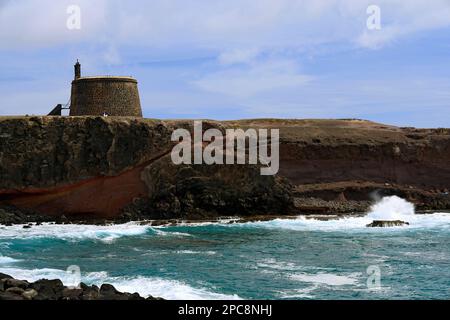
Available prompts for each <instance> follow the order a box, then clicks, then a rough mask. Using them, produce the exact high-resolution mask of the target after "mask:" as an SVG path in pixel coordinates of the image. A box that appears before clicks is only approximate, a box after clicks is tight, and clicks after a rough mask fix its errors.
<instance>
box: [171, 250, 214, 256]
mask: <svg viewBox="0 0 450 320" xmlns="http://www.w3.org/2000/svg"><path fill="white" fill-rule="evenodd" d="M176 253H177V254H200V255H208V256H211V255H215V254H216V252H215V251H194V250H177V251H176Z"/></svg>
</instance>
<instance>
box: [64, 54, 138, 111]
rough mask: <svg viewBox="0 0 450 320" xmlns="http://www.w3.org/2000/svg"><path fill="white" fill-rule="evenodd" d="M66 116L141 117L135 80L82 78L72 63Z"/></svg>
mask: <svg viewBox="0 0 450 320" xmlns="http://www.w3.org/2000/svg"><path fill="white" fill-rule="evenodd" d="M74 67H75V79H74V80H73V81H72V95H71V104H70V116H103V115H105V114H106V115H108V116H124V117H142V110H141V102H140V99H139V91H138V86H137V83H138V82H137V81H136V80H135V79H133V78H131V77H116V76H97V77H82V76H81V65H80V63H79V62H78V61H77V63H76V64H75V66H74Z"/></svg>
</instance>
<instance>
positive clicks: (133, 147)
mask: <svg viewBox="0 0 450 320" xmlns="http://www.w3.org/2000/svg"><path fill="white" fill-rule="evenodd" d="M192 125H193V123H192V121H181V120H180V121H172V120H171V121H161V120H152V119H137V118H113V117H109V118H102V117H3V118H0V206H2V207H3V211H4V212H11V210H12V211H14V210H20V211H22V212H26V213H27V214H28V213H30V214H33V213H36V214H44V215H49V216H62V215H64V216H66V217H69V218H71V217H77V218H83V219H89V218H108V219H109V218H115V219H117V218H119V217H120V218H123V219H134V218H149V219H170V218H185V219H203V218H210V217H216V216H221V215H242V216H252V215H261V214H263V215H268V214H270V215H289V214H298V213H350V212H356V211H364V210H366V209H367V207H368V205H370V203H371V202H372V201H373V200H374V199H375V198H376V197H377V196H381V195H385V194H386V195H388V194H397V195H399V196H402V197H405V198H407V199H409V200H411V201H413V202H415V203H416V204H417V206H418V208H419V209H450V197H449V195H448V191H449V189H450V167H449V166H448V163H449V159H450V129H427V130H425V129H424V130H419V129H414V128H397V127H392V126H385V125H381V124H377V123H372V122H368V121H359V120H270V119H266V120H264V119H262V120H242V121H228V122H216V121H204V124H203V125H204V129H207V128H211V127H213V128H218V129H219V130H221V131H224V129H226V128H242V129H246V128H256V129H258V128H268V129H270V128H279V129H280V171H279V173H278V174H277V175H276V176H261V175H260V174H259V173H260V172H259V167H258V166H257V165H213V166H207V165H180V166H175V165H174V164H172V162H171V159H170V152H171V150H172V147H173V143H172V142H171V141H170V138H171V134H172V132H173V130H174V129H177V128H185V129H188V130H190V131H192V130H193V128H192ZM0 210H2V209H0Z"/></svg>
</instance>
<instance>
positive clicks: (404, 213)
mask: <svg viewBox="0 0 450 320" xmlns="http://www.w3.org/2000/svg"><path fill="white" fill-rule="evenodd" d="M414 214H415V209H414V204H412V203H411V202H408V201H406V200H405V199H402V198H399V197H397V196H391V197H384V198H383V199H381V200H380V201H378V202H377V203H375V204H374V205H373V206H372V207H371V208H370V212H369V214H368V215H367V217H368V218H372V219H374V220H386V221H392V220H401V221H406V222H409V219H410V218H413V217H414Z"/></svg>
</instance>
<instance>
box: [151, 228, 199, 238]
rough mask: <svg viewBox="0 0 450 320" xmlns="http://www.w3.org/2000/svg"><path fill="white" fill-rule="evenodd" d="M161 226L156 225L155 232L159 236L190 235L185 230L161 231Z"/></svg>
mask: <svg viewBox="0 0 450 320" xmlns="http://www.w3.org/2000/svg"><path fill="white" fill-rule="evenodd" d="M161 228H164V227H156V228H155V232H156V234H157V235H159V236H172V237H192V235H191V234H189V233H185V232H175V231H163V230H161Z"/></svg>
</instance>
